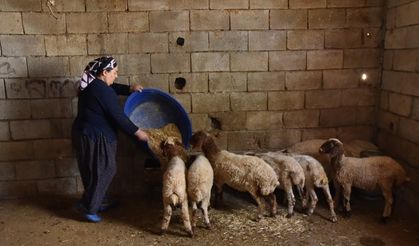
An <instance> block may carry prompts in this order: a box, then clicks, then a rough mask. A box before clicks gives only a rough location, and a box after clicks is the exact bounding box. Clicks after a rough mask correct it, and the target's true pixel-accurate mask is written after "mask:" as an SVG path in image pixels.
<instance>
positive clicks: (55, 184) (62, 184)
mask: <svg viewBox="0 0 419 246" xmlns="http://www.w3.org/2000/svg"><path fill="white" fill-rule="evenodd" d="M37 186H38V191H39V193H40V194H44V195H46V194H47V195H74V194H76V193H77V183H76V178H60V179H50V180H42V181H38V182H37Z"/></svg>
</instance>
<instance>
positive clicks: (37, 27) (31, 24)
mask: <svg viewBox="0 0 419 246" xmlns="http://www.w3.org/2000/svg"><path fill="white" fill-rule="evenodd" d="M22 15H23V26H24V28H25V34H55V35H57V34H64V33H65V32H66V26H65V17H64V14H56V16H57V17H58V19H55V18H54V17H53V16H52V15H50V14H48V13H23V14H22ZM84 24H85V23H84ZM84 26H86V25H84Z"/></svg>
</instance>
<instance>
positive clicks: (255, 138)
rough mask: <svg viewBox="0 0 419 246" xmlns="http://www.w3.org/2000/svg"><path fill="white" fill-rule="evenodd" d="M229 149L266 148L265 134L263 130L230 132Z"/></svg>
mask: <svg viewBox="0 0 419 246" xmlns="http://www.w3.org/2000/svg"><path fill="white" fill-rule="evenodd" d="M227 136H228V150H233V151H240V150H258V149H265V148H266V143H265V134H264V133H263V132H250V131H246V132H229V133H228V134H227Z"/></svg>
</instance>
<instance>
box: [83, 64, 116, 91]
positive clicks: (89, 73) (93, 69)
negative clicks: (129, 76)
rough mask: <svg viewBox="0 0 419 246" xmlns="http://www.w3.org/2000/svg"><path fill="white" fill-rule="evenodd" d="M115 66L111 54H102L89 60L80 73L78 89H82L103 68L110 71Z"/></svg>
mask: <svg viewBox="0 0 419 246" xmlns="http://www.w3.org/2000/svg"><path fill="white" fill-rule="evenodd" d="M116 66H117V63H116V60H115V58H113V57H112V56H102V57H99V58H96V59H94V60H93V61H91V62H89V64H87V66H86V68H85V69H84V71H83V74H82V75H81V79H80V90H84V89H85V88H86V87H87V86H88V85H89V84H90V82H92V81H93V80H94V79H96V77H97V76H98V75H99V74H101V73H102V72H103V71H104V70H108V71H110V70H112V69H114V68H115V67H116Z"/></svg>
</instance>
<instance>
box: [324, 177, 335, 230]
mask: <svg viewBox="0 0 419 246" xmlns="http://www.w3.org/2000/svg"><path fill="white" fill-rule="evenodd" d="M322 188H323V193H324V196H325V197H326V199H327V203H328V204H329V210H330V220H331V221H332V222H337V221H338V219H337V217H336V213H335V209H334V204H333V199H332V195H331V194H330V189H329V185H328V184H326V185H324V186H323V187H322Z"/></svg>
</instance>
